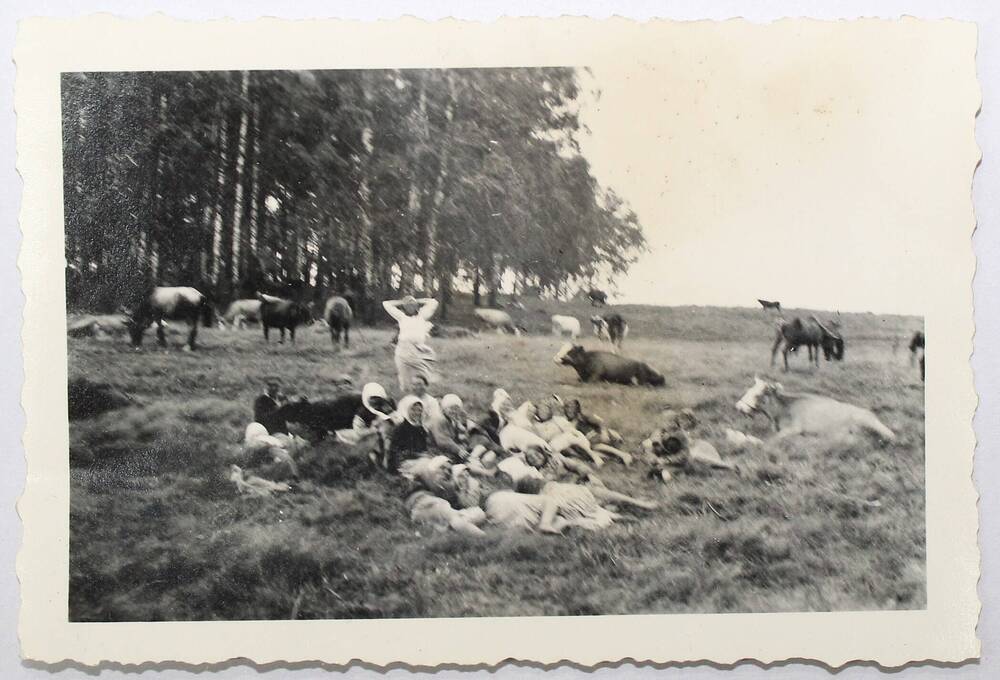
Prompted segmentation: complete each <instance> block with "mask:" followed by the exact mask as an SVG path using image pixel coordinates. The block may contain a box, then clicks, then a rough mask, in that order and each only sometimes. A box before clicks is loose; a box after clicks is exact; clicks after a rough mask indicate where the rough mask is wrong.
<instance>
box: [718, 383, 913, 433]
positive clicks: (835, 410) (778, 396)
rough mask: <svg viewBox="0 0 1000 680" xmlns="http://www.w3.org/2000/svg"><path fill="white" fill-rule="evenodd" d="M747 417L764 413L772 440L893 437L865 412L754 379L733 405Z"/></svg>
mask: <svg viewBox="0 0 1000 680" xmlns="http://www.w3.org/2000/svg"><path fill="white" fill-rule="evenodd" d="M736 409H737V410H738V411H739V412H740V413H742V414H744V415H747V416H753V415H754V414H755V413H763V414H764V415H765V416H766V417H767V418H768V419H769V420H770V421H771V423H772V424H773V425H774V429H775V430H777V434H776V435H775V436H774V438H776V439H777V438H784V437H790V436H794V435H799V434H815V435H833V434H838V433H841V432H848V433H855V432H859V431H860V432H871V433H874V434H875V435H876V436H878V438H879V439H881V440H882V441H883V442H892V441H895V439H896V435H895V434H894V433H893V431H892V430H890V429H889V428H888V427H886V426H885V425H884V424H883V423H882V421H880V420H879V419H878V418H877V417H876V416H875V414H874V413H872V412H871V411H869V410H868V409H865V408H861V407H860V406H854V405H853V404H845V403H844V402H841V401H837V400H836V399H831V398H830V397H824V396H820V395H818V394H809V393H807V392H800V393H792V392H785V390H784V388H783V387H782V386H781V383H777V382H771V381H768V380H761V379H760V378H758V377H756V376H754V384H753V386H752V387H751V388H750V389H749V390H747V392H746V394H744V395H743V396H742V397H740V400H739V401H738V402H736Z"/></svg>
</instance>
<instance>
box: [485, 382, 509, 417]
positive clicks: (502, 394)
mask: <svg viewBox="0 0 1000 680" xmlns="http://www.w3.org/2000/svg"><path fill="white" fill-rule="evenodd" d="M504 402H508V403H510V405H511V406H512V407H513V405H514V404H513V402H511V400H510V395H509V394H507V390H505V389H501V388H499V387H498V388H497V389H495V390H493V403H492V404H490V410H491V411H493V412H494V413H496V414H497V415H498V416H502V415H503V414H502V413H500V407H501V406H502V405H503V404H504Z"/></svg>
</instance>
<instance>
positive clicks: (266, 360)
mask: <svg viewBox="0 0 1000 680" xmlns="http://www.w3.org/2000/svg"><path fill="white" fill-rule="evenodd" d="M623 76H628V77H623ZM743 85H744V86H745V87H746V88H747V90H748V92H750V91H753V90H754V89H755V88H757V87H763V88H764V89H763V90H762V91H758V92H757V94H756V96H755V97H754V96H748V97H747V99H746V100H745V101H742V102H736V103H737V104H738V105H737V106H732V107H729V108H721V107H716V108H715V109H714V110H713V109H712V106H711V99H712V98H713V97H715V96H716V95H715V92H714V91H713V87H712V84H711V83H710V82H708V83H706V82H704V81H698V80H690V79H688V78H686V76H685V72H684V69H683V68H678V69H677V71H676V72H673V73H662V72H656V71H648V70H643V69H641V68H637V69H635V71H634V72H633V73H631V74H622V73H617V72H615V71H608V70H602V69H599V68H594V69H590V68H585V67H564V68H447V69H415V70H414V69H366V70H305V71H288V70H243V71H183V72H148V71H145V72H67V73H63V74H62V76H61V105H62V106H61V116H62V157H63V165H62V170H63V210H64V220H65V262H66V269H65V276H66V278H65V281H66V314H67V324H68V325H67V332H68V336H69V337H68V385H67V386H66V387H67V389H68V409H69V410H68V413H69V421H70V422H69V438H70V439H69V440H70V446H69V452H68V455H69V465H70V516H69V522H70V525H69V529H70V534H69V538H70V544H69V567H70V571H69V618H70V620H71V621H76V622H98V621H101V622H106V621H118V622H122V621H161V620H167V621H178V620H195V621H202V620H260V619H283V620H284V619H350V618H411V617H421V618H425V617H496V616H561V615H591V614H648V613H659V614H662V613H724V612H805V611H818V612H833V611H856V610H896V609H907V610H910V609H915V610H919V609H923V608H924V607H925V605H926V602H927V590H926V575H925V563H926V548H925V546H926V539H925V484H924V480H925V467H924V460H925V458H924V376H925V370H924V367H925V365H924V361H925V359H924V343H925V335H924V322H923V308H922V296H921V294H920V292H919V288H918V287H917V286H915V285H913V284H916V283H918V281H914V280H912V278H911V277H913V275H914V274H915V273H919V272H917V271H915V268H914V266H913V262H912V259H911V253H910V251H909V249H907V248H899V247H898V244H897V243H895V242H894V234H895V232H894V230H893V229H891V228H890V229H886V228H885V227H884V225H882V224H880V223H879V222H880V220H881V219H882V215H878V214H874V215H873V214H871V213H868V214H859V213H858V212H856V211H855V210H853V208H852V206H851V205H850V202H845V201H843V198H842V197H841V196H840V195H837V194H836V193H831V192H830V191H829V190H828V187H826V186H824V183H825V182H828V181H831V180H830V177H829V176H830V175H835V174H836V171H835V170H833V171H831V170H830V168H829V160H828V159H825V158H823V157H822V155H819V156H814V157H813V158H812V159H801V158H798V159H797V158H795V156H796V147H794V146H791V147H788V148H786V149H785V150H784V151H777V150H773V149H772V150H771V154H772V155H771V156H770V157H769V158H755V157H754V156H753V155H750V156H749V157H748V156H746V155H744V156H742V157H740V158H737V157H736V156H735V155H733V156H732V158H727V157H726V153H727V151H726V148H725V146H726V144H732V143H734V142H733V140H731V139H730V140H727V139H725V138H723V137H721V136H719V135H716V134H715V133H714V132H713V128H716V127H717V126H718V124H719V119H720V118H722V117H728V118H735V119H740V118H746V119H747V120H748V121H749V122H748V123H747V125H748V126H752V127H755V128H757V129H759V130H761V131H762V132H763V134H771V133H772V132H774V129H775V126H778V127H781V126H784V125H785V124H786V122H785V121H782V122H780V123H777V122H776V121H775V119H776V118H777V117H778V116H779V115H780V113H781V112H778V111H776V110H774V107H775V106H780V105H782V101H781V100H780V99H772V98H769V97H768V93H767V88H768V86H769V84H768V82H763V83H759V82H757V81H756V80H754V79H753V78H748V79H747V81H746V82H744V83H743ZM784 86H788V84H787V83H783V82H782V81H781V80H780V78H779V79H778V80H772V81H770V87H772V88H775V87H784ZM798 87H805V88H809V87H815V88H816V89H817V90H820V91H821V90H822V89H823V88H822V86H820V85H815V84H814V85H810V84H808V83H806V84H801V83H800V84H798ZM661 95H663V96H662V98H661ZM636 96H644V97H647V98H648V100H649V104H648V106H647V108H646V111H645V113H644V115H643V116H642V117H641V118H636V117H635V112H634V110H632V109H631V108H630V107H631V106H633V105H634V103H635V101H636ZM692 97H694V98H702V99H703V100H707V101H705V102H703V105H701V106H696V107H691V106H690V104H691V98H692ZM807 104H808V109H806V110H803V111H801V112H799V111H796V112H794V113H795V115H801V118H802V120H801V121H800V122H799V123H798V124H797V125H798V127H797V128H793V132H796V133H797V134H800V135H804V136H811V135H827V136H829V138H830V142H829V145H828V146H827V147H823V148H825V149H826V151H827V152H828V153H830V154H835V153H836V144H837V142H836V139H837V137H838V135H843V134H848V133H849V132H850V133H853V134H864V130H863V127H864V122H863V120H861V121H860V122H859V121H858V120H857V116H856V114H855V111H854V110H853V109H854V106H855V104H854V103H850V102H846V103H845V102H844V101H843V100H838V101H832V100H828V99H823V98H818V99H815V100H813V99H811V98H808V101H807ZM784 105H786V106H787V105H788V103H787V102H785V103H784ZM799 105H800V103H799V102H796V103H794V106H799ZM847 107H850V109H849V110H847ZM706 112H708V113H706ZM808 114H811V116H810V115H808ZM852 128H853V129H852ZM859 129H860V132H859ZM845 130H846V131H845ZM786 132H787V130H786ZM782 153H783V154H784V157H782V156H781V154H782ZM806 160H808V163H807V162H805V161H806ZM741 164H743V165H741ZM754 164H759V165H758V166H755V165H754ZM768 166H770V167H768ZM857 172H858V173H859V174H862V175H863V174H865V173H866V172H868V169H866V168H858V169H857ZM791 175H795V176H797V181H798V183H799V184H798V188H797V191H798V192H799V195H798V196H795V197H791V196H785V197H783V198H782V200H783V204H782V205H776V204H774V202H773V199H774V198H775V196H774V194H773V192H771V193H768V192H766V191H764V190H762V187H765V186H766V185H767V183H768V182H774V183H778V182H787V181H788V180H789V177H790V176H791ZM637 180H639V181H637ZM833 181H835V179H834V180H833ZM859 181H863V180H859ZM693 184H702V185H706V184H707V185H710V186H712V187H714V191H715V192H717V194H716V200H715V201H714V202H712V203H705V202H704V201H697V202H693V201H692V200H690V196H691V194H690V191H689V187H690V186H691V185H693ZM786 186H788V185H787V184H786ZM702 195H704V194H702ZM887 200H890V201H891V200H893V199H891V198H890V199H887ZM760 211H767V212H769V213H770V214H771V215H772V218H771V219H772V220H773V222H774V223H775V225H776V226H775V228H774V230H773V231H771V232H768V233H767V234H766V235H765V238H763V239H761V238H760V236H761V235H760V234H759V233H755V232H754V231H753V230H751V229H748V228H747V227H746V226H745V225H746V224H752V223H753V222H754V221H756V219H757V218H756V217H755V218H753V219H748V218H747V214H748V213H755V212H760ZM861 237H863V238H864V240H865V244H866V247H865V248H864V249H860V248H859V247H858V239H859V238H861ZM780 239H787V240H788V242H786V243H785V245H789V246H792V244H794V245H793V246H792V247H789V248H786V249H776V247H775V240H780ZM886 279H897V281H895V282H894V283H892V284H891V285H882V286H879V285H872V286H869V285H867V284H868V283H869V282H870V283H874V284H877V282H879V281H884V280H886ZM931 342H932V344H933V339H932V341H931ZM932 354H933V352H932ZM933 361H934V359H933V357H932V365H933Z"/></svg>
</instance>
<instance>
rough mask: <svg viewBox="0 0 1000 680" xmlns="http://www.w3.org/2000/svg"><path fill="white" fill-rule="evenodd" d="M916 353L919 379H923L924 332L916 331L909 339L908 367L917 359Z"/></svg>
mask: <svg viewBox="0 0 1000 680" xmlns="http://www.w3.org/2000/svg"><path fill="white" fill-rule="evenodd" d="M917 351H919V352H920V379H921V380H923V379H924V332H923V331H917V332H916V333H914V334H913V338H911V339H910V366H912V365H913V363H914V361H915V360H916V358H917Z"/></svg>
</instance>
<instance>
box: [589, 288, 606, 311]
mask: <svg viewBox="0 0 1000 680" xmlns="http://www.w3.org/2000/svg"><path fill="white" fill-rule="evenodd" d="M587 297H588V298H590V306H591V307H603V306H604V305H606V304H608V294H607V293H605V292H604V291H603V290H599V289H597V288H591V289H590V290H588V291H587Z"/></svg>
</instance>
